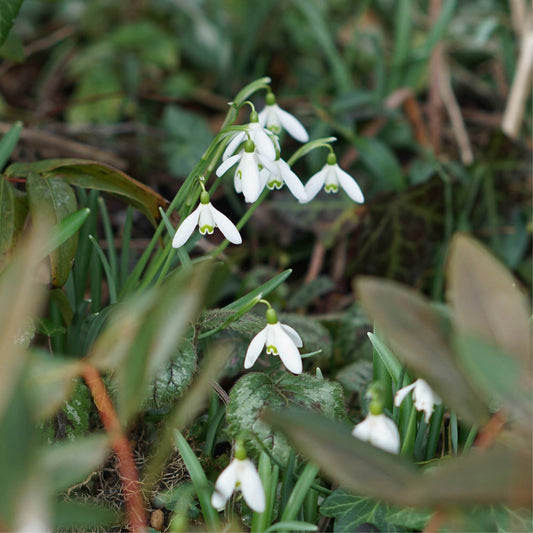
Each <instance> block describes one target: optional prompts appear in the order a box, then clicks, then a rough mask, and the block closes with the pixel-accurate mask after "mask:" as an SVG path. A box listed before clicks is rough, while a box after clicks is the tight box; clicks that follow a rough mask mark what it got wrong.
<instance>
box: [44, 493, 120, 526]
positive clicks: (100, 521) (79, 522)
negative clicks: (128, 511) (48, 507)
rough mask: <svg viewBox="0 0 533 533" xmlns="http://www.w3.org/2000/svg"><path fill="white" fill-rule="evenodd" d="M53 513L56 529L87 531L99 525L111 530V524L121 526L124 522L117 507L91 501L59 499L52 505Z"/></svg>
mask: <svg viewBox="0 0 533 533" xmlns="http://www.w3.org/2000/svg"><path fill="white" fill-rule="evenodd" d="M52 513H53V522H52V523H53V526H54V529H55V530H63V531H80V530H82V531H86V530H88V529H93V528H97V527H99V528H108V529H109V530H110V529H111V526H115V527H116V526H119V525H120V524H121V522H122V519H121V516H120V514H119V513H118V512H117V510H116V509H112V508H110V507H104V506H103V505H97V504H94V503H89V502H74V501H65V500H62V499H58V500H56V501H55V502H54V505H53V506H52ZM115 527H114V528H113V529H115Z"/></svg>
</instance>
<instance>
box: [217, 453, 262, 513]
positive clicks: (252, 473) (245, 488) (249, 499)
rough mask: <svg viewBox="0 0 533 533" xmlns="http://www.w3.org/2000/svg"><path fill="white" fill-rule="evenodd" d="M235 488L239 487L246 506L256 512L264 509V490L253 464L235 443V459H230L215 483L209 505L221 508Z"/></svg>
mask: <svg viewBox="0 0 533 533" xmlns="http://www.w3.org/2000/svg"><path fill="white" fill-rule="evenodd" d="M235 489H240V490H241V492H242V495H243V497H244V501H245V502H246V503H247V504H248V507H250V509H252V510H253V511H255V512H256V513H263V512H264V511H265V491H264V489H263V484H262V483H261V478H260V477H259V474H258V473H257V470H256V468H255V465H254V464H253V463H252V461H250V459H248V458H247V457H246V450H245V448H244V446H243V445H242V444H239V443H237V446H236V450H235V459H233V461H231V463H230V464H229V466H227V467H226V468H225V469H224V470H223V471H222V473H221V474H220V476H218V479H217V480H216V483H215V491H214V492H213V494H212V496H211V505H212V506H213V507H214V508H215V509H217V510H221V509H223V508H224V506H225V505H226V502H227V501H228V498H229V497H230V496H231V495H232V494H233V491H234V490H235Z"/></svg>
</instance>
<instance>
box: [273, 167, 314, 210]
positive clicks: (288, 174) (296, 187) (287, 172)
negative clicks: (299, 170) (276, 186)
mask: <svg viewBox="0 0 533 533" xmlns="http://www.w3.org/2000/svg"><path fill="white" fill-rule="evenodd" d="M278 166H279V169H280V171H281V177H282V178H283V181H284V182H285V183H286V184H287V187H288V188H289V190H290V191H291V193H292V194H293V196H294V197H295V198H296V199H297V200H298V201H300V202H302V203H303V202H305V200H306V199H307V194H306V193H305V187H304V186H303V183H302V182H301V181H300V180H299V179H298V176H297V175H296V174H295V173H294V172H293V171H292V170H291V167H289V165H288V164H287V163H286V162H285V161H283V160H282V159H280V160H279V162H278Z"/></svg>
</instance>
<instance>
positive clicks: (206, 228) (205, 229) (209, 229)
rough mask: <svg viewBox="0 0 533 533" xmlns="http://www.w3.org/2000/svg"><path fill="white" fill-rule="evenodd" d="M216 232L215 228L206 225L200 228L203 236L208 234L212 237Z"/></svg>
mask: <svg viewBox="0 0 533 533" xmlns="http://www.w3.org/2000/svg"><path fill="white" fill-rule="evenodd" d="M214 231H215V228H214V227H213V226H209V225H208V224H205V225H203V226H201V227H200V233H201V234H202V235H205V234H206V233H207V234H209V235H212V234H213V232H214Z"/></svg>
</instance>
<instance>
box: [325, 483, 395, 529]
mask: <svg viewBox="0 0 533 533" xmlns="http://www.w3.org/2000/svg"><path fill="white" fill-rule="evenodd" d="M387 510H388V509H387V506H386V505H385V504H382V503H379V502H378V501H375V500H371V499H369V498H362V497H361V496H354V495H353V494H350V493H349V492H346V491H344V490H342V489H337V490H335V491H334V492H332V493H331V495H330V496H328V497H327V498H326V500H325V501H324V503H323V504H322V505H321V506H320V513H321V514H323V515H324V516H330V517H332V518H335V525H334V529H333V531H334V532H335V533H351V532H352V531H357V530H358V529H357V528H359V526H362V525H363V524H373V525H374V526H375V527H377V530H378V531H383V532H389V533H396V532H398V531H403V529H400V528H398V527H397V526H395V525H394V524H391V523H389V522H388V521H387Z"/></svg>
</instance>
